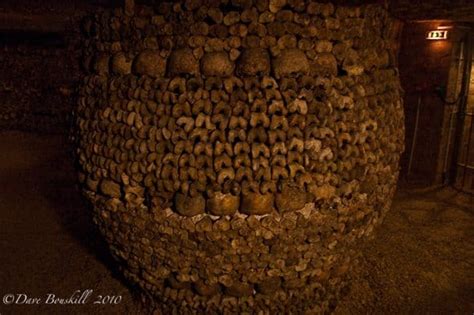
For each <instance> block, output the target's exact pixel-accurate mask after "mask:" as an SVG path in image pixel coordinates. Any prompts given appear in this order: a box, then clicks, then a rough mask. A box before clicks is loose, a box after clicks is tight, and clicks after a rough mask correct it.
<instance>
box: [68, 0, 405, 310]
mask: <svg viewBox="0 0 474 315" xmlns="http://www.w3.org/2000/svg"><path fill="white" fill-rule="evenodd" d="M83 31H84V34H85V36H84V41H83V66H84V68H85V69H86V70H87V71H88V73H87V75H86V76H85V77H84V80H83V84H82V87H81V92H80V97H79V104H78V106H77V109H76V116H77V121H76V125H77V128H76V129H77V139H78V143H77V158H78V162H79V163H78V164H79V165H80V170H79V179H80V181H81V183H82V185H83V191H84V193H85V195H86V196H87V198H88V199H89V200H90V202H91V203H92V205H93V206H94V210H95V211H94V213H95V222H96V223H97V224H98V226H99V227H100V229H101V232H102V233H103V235H104V236H105V238H106V240H107V241H108V243H109V245H110V249H111V252H112V254H113V255H114V257H115V258H116V259H117V261H118V262H119V263H120V265H121V267H122V270H123V272H124V274H125V276H126V277H127V279H129V281H131V282H132V283H134V284H136V285H137V286H138V287H139V288H141V290H142V292H143V293H144V294H143V295H144V297H146V298H145V299H146V300H147V305H150V306H151V307H152V308H156V309H158V310H161V311H163V312H165V313H168V312H179V313H193V312H224V313H226V312H232V313H235V312H249V311H252V312H255V313H258V312H259V311H263V312H271V313H288V312H293V313H301V312H304V311H311V312H316V313H319V312H326V311H328V310H330V309H331V308H333V307H334V305H335V302H336V301H337V299H338V297H339V295H340V291H341V289H342V288H343V287H345V286H346V285H347V275H348V271H349V270H350V269H351V268H352V267H353V265H354V264H355V259H354V257H355V255H356V251H355V249H354V248H355V247H354V246H355V244H356V243H357V241H358V240H360V239H363V238H365V236H367V235H369V234H371V233H372V231H373V229H374V227H375V226H377V225H378V224H379V223H380V221H381V220H382V218H383V217H384V214H385V213H386V211H387V210H388V209H389V208H390V202H391V199H392V196H393V194H394V190H395V184H396V181H397V177H398V162H399V157H400V153H401V152H402V150H403V111H402V104H401V99H400V84H399V79H398V71H397V69H396V68H395V60H394V54H393V52H392V51H391V47H392V46H393V45H392V44H393V43H392V41H393V40H394V39H393V37H394V34H393V28H392V22H391V20H390V18H389V17H388V14H387V12H386V11H384V10H383V9H382V8H380V7H378V6H372V5H370V6H363V7H336V6H334V5H332V4H330V3H324V4H323V3H315V2H312V1H304V0H288V1H286V0H270V1H252V0H232V1H214V0H186V1H181V2H180V1H175V2H173V3H171V2H161V3H160V4H159V5H157V6H156V7H147V6H138V5H137V6H126V8H124V9H115V10H114V11H104V12H99V13H97V14H96V15H94V16H90V17H88V18H87V19H85V21H84V23H83Z"/></svg>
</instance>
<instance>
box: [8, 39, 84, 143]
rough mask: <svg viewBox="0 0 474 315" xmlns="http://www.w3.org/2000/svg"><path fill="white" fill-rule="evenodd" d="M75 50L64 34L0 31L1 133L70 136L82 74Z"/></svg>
mask: <svg viewBox="0 0 474 315" xmlns="http://www.w3.org/2000/svg"><path fill="white" fill-rule="evenodd" d="M72 48H73V47H72V46H68V45H67V44H66V40H65V39H64V38H63V36H62V35H59V34H50V33H40V32H25V31H15V32H8V31H5V32H0V131H2V130H11V129H16V130H25V131H33V132H41V133H44V132H47V133H63V134H64V133H66V132H67V130H68V129H69V127H70V118H71V115H70V113H71V112H72V110H73V107H74V102H73V99H72V98H71V94H72V87H74V85H77V82H78V74H79V72H78V62H77V61H75V59H77V57H76V55H75V53H74V51H73V50H72ZM45 74H48V75H45Z"/></svg>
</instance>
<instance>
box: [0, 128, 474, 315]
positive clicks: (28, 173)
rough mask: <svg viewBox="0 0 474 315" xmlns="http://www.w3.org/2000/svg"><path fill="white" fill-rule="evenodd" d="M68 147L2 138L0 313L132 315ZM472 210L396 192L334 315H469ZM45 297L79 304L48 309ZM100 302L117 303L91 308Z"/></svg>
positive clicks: (9, 135)
mask: <svg viewBox="0 0 474 315" xmlns="http://www.w3.org/2000/svg"><path fill="white" fill-rule="evenodd" d="M68 147H69V146H68V144H67V141H66V140H65V139H64V138H62V137H58V136H39V135H32V134H26V133H19V132H3V133H0V299H2V300H1V301H0V314H1V315H7V314H139V313H140V312H139V311H137V310H138V309H139V308H138V306H137V303H136V302H135V298H134V297H133V296H132V294H131V293H130V292H129V290H128V289H127V287H126V285H125V284H124V281H123V280H122V278H121V276H120V275H119V273H118V272H117V271H116V270H115V269H114V264H113V262H111V258H110V256H109V255H108V252H107V249H106V247H105V244H104V243H103V242H102V241H101V238H100V236H99V235H98V234H97V233H96V231H95V229H94V226H93V225H92V224H91V222H90V216H89V214H90V212H89V210H88V208H87V205H86V204H85V203H84V202H83V201H82V198H81V195H80V193H79V192H78V189H77V187H76V186H75V177H74V175H73V174H74V172H73V166H72V163H71V162H70V161H71V156H70V151H68V149H67V148H68ZM473 205H474V200H473V198H472V197H469V196H468V195H465V194H461V193H458V192H457V191H455V190H453V189H449V188H443V189H441V188H440V189H434V190H433V189H432V190H425V191H421V190H418V191H415V190H407V189H400V190H399V192H398V194H397V197H396V200H395V202H394V205H393V208H392V211H391V212H390V213H389V215H388V216H387V218H386V219H385V222H384V224H383V225H382V226H381V227H380V228H379V230H378V231H377V235H376V237H375V238H374V239H373V240H370V241H369V242H367V243H366V245H365V246H364V248H363V255H362V257H361V259H360V261H361V264H360V267H359V268H357V270H356V272H355V273H354V275H353V284H352V288H351V289H350V291H349V293H348V295H347V296H346V297H345V298H344V299H343V300H342V301H341V302H340V304H339V306H338V308H337V309H336V314H407V313H410V314H411V313H417V314H473V313H474V206H473ZM78 290H80V291H78ZM87 290H92V293H91V294H90V295H88V298H87V299H84V298H83V299H82V300H81V299H79V298H78V297H80V296H81V294H85V295H84V296H86V294H87V292H88V291H87ZM12 294H13V296H12ZM74 294H75V295H74ZM53 295H54V298H63V299H67V298H70V297H71V296H73V295H74V297H76V299H75V301H76V303H83V302H84V301H85V304H73V305H61V304H59V302H60V301H58V300H56V301H55V303H56V304H47V303H46V302H47V301H48V302H50V303H51V301H52V298H53ZM99 296H102V297H103V298H104V297H106V296H115V301H118V300H119V299H120V298H118V296H121V301H120V303H118V304H116V305H109V304H107V305H100V304H94V301H96V300H97V299H98V297H99ZM48 297H49V300H48ZM35 298H40V299H41V301H38V300H35ZM12 299H14V300H16V302H17V303H16V304H15V303H13V304H12V305H8V304H9V303H11V301H12ZM35 303H39V304H35ZM18 304H20V305H18Z"/></svg>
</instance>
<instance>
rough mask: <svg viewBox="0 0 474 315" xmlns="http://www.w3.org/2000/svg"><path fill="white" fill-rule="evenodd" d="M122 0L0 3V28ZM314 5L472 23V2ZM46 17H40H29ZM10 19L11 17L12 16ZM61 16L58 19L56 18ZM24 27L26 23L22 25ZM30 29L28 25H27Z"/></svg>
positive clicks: (345, 0)
mask: <svg viewBox="0 0 474 315" xmlns="http://www.w3.org/2000/svg"><path fill="white" fill-rule="evenodd" d="M123 1H124V0H121V1H117V0H115V1H114V0H3V1H1V3H0V17H1V18H0V29H8V28H18V25H20V27H27V28H28V26H27V25H24V26H22V23H19V20H21V18H22V17H21V16H18V15H21V14H23V15H24V16H23V18H25V16H26V17H28V18H29V19H30V20H31V21H32V23H33V24H41V25H42V24H45V23H46V24H47V23H48V19H49V20H50V22H51V21H52V22H53V24H56V26H53V27H50V26H44V27H45V28H49V29H51V28H54V29H58V30H60V29H61V27H60V26H58V25H60V24H61V23H64V22H65V21H67V19H68V18H69V17H70V16H67V15H66V16H65V15H64V14H63V13H65V12H73V11H74V13H75V14H78V13H80V12H85V11H88V10H93V9H97V8H100V7H107V8H110V7H116V6H120V5H121V4H122V3H123ZM135 2H136V3H137V4H157V3H159V2H160V1H159V0H136V1H135ZM317 2H332V3H334V4H344V5H360V4H367V3H380V4H385V5H388V6H389V9H390V11H391V12H392V13H393V15H394V16H396V17H398V18H399V19H401V20H433V19H449V20H455V21H463V22H474V2H473V1H472V0H452V1H447V0H430V1H426V0H425V1H420V0H390V1H388V0H332V1H328V0H319V1H317ZM36 14H39V15H45V14H46V15H47V18H46V19H45V18H43V19H41V18H39V17H36V16H34V17H33V18H31V17H29V15H36ZM12 16H13V17H12ZM58 16H60V18H58ZM24 24H26V23H24ZM29 28H31V26H29Z"/></svg>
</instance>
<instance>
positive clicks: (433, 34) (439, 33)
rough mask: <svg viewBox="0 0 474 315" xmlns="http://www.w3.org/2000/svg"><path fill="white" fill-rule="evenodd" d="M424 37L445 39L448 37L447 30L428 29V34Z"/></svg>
mask: <svg viewBox="0 0 474 315" xmlns="http://www.w3.org/2000/svg"><path fill="white" fill-rule="evenodd" d="M426 39H429V40H445V39H448V31H447V30H442V29H438V30H435V31H430V32H429V33H428V36H426Z"/></svg>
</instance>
